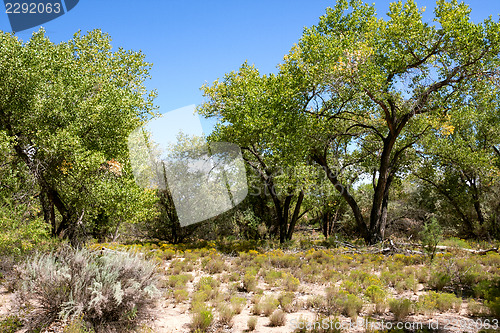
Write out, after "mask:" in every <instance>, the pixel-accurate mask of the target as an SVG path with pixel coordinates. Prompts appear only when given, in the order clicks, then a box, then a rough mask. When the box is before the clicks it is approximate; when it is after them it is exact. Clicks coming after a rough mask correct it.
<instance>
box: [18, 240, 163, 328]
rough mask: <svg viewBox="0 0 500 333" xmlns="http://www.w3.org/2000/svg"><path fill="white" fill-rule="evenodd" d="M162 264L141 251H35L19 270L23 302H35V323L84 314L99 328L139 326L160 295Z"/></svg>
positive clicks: (32, 318)
mask: <svg viewBox="0 0 500 333" xmlns="http://www.w3.org/2000/svg"><path fill="white" fill-rule="evenodd" d="M155 269H156V266H155V265H153V264H152V263H150V262H147V261H145V260H143V259H141V258H140V257H139V256H138V255H135V254H131V253H128V252H117V251H98V252H96V251H94V252H92V251H89V250H86V249H73V248H70V247H68V246H64V247H62V248H61V249H60V250H59V251H57V252H53V253H49V254H35V255H34V256H33V257H32V258H31V259H29V260H28V261H27V262H25V263H24V264H22V265H21V266H20V267H19V268H18V271H19V276H20V279H21V281H22V286H21V288H20V290H19V292H18V294H17V297H18V300H19V304H24V305H26V306H32V307H33V309H34V310H33V311H31V312H30V313H29V315H28V317H27V320H28V322H30V324H31V326H33V327H37V326H40V325H44V324H49V323H51V322H52V321H54V320H55V319H57V318H61V319H66V318H69V319H70V320H72V319H74V318H79V317H81V318H82V319H83V320H84V321H85V322H88V323H91V324H92V325H94V327H97V326H99V325H103V326H107V325H108V324H112V323H114V324H119V323H120V322H124V321H126V322H128V323H130V324H134V323H135V322H136V318H137V317H138V316H137V315H138V314H140V313H142V312H144V311H146V310H147V309H148V307H149V306H150V305H151V304H152V302H153V300H154V299H155V298H156V297H157V296H159V292H158V289H157V288H156V284H157V277H156V273H155Z"/></svg>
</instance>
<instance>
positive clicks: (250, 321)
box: [247, 317, 257, 331]
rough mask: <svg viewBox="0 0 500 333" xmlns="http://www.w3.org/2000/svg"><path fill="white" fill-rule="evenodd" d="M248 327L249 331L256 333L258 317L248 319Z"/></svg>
mask: <svg viewBox="0 0 500 333" xmlns="http://www.w3.org/2000/svg"><path fill="white" fill-rule="evenodd" d="M247 325H248V330H249V331H254V330H255V327H257V317H250V318H248V321H247Z"/></svg>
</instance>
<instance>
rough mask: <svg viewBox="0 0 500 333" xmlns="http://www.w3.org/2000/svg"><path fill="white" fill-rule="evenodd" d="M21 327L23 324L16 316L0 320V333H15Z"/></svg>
mask: <svg viewBox="0 0 500 333" xmlns="http://www.w3.org/2000/svg"><path fill="white" fill-rule="evenodd" d="M21 327H23V322H22V321H21V319H19V317H18V316H16V315H10V316H8V317H7V318H5V319H3V320H0V332H3V333H15V332H17V331H18V330H19V329H20V328H21Z"/></svg>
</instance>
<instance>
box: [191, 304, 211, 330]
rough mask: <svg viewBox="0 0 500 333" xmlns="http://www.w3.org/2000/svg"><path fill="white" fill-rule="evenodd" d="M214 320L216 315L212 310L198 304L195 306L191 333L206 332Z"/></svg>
mask: <svg viewBox="0 0 500 333" xmlns="http://www.w3.org/2000/svg"><path fill="white" fill-rule="evenodd" d="M213 320H214V315H213V313H212V309H211V308H209V307H207V306H205V305H202V304H198V305H196V306H194V312H193V317H192V320H191V331H192V332H206V331H207V330H208V329H209V328H210V326H211V325H212V322H213Z"/></svg>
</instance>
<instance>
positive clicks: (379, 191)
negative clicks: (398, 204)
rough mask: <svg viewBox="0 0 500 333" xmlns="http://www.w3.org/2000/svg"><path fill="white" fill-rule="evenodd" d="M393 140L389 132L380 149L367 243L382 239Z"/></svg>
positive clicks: (390, 178)
mask: <svg viewBox="0 0 500 333" xmlns="http://www.w3.org/2000/svg"><path fill="white" fill-rule="evenodd" d="M395 142H396V137H395V136H393V135H391V134H389V135H388V137H387V138H386V139H385V140H384V148H383V150H382V155H381V158H380V167H379V170H378V180H377V186H376V187H375V191H374V193H373V201H372V210H371V213H370V232H369V237H368V243H369V244H375V243H377V242H380V241H382V239H383V235H382V233H383V232H382V230H383V229H385V224H386V222H387V199H388V196H389V188H390V185H391V184H390V183H391V181H392V176H391V170H390V168H391V165H390V164H391V152H392V148H393V147H394V143H395ZM384 200H385V201H386V205H385V206H386V208H385V209H386V211H385V213H384V214H385V217H383V215H384V214H383V213H382V211H383V206H384V205H383V204H384ZM384 231H385V230H384Z"/></svg>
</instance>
